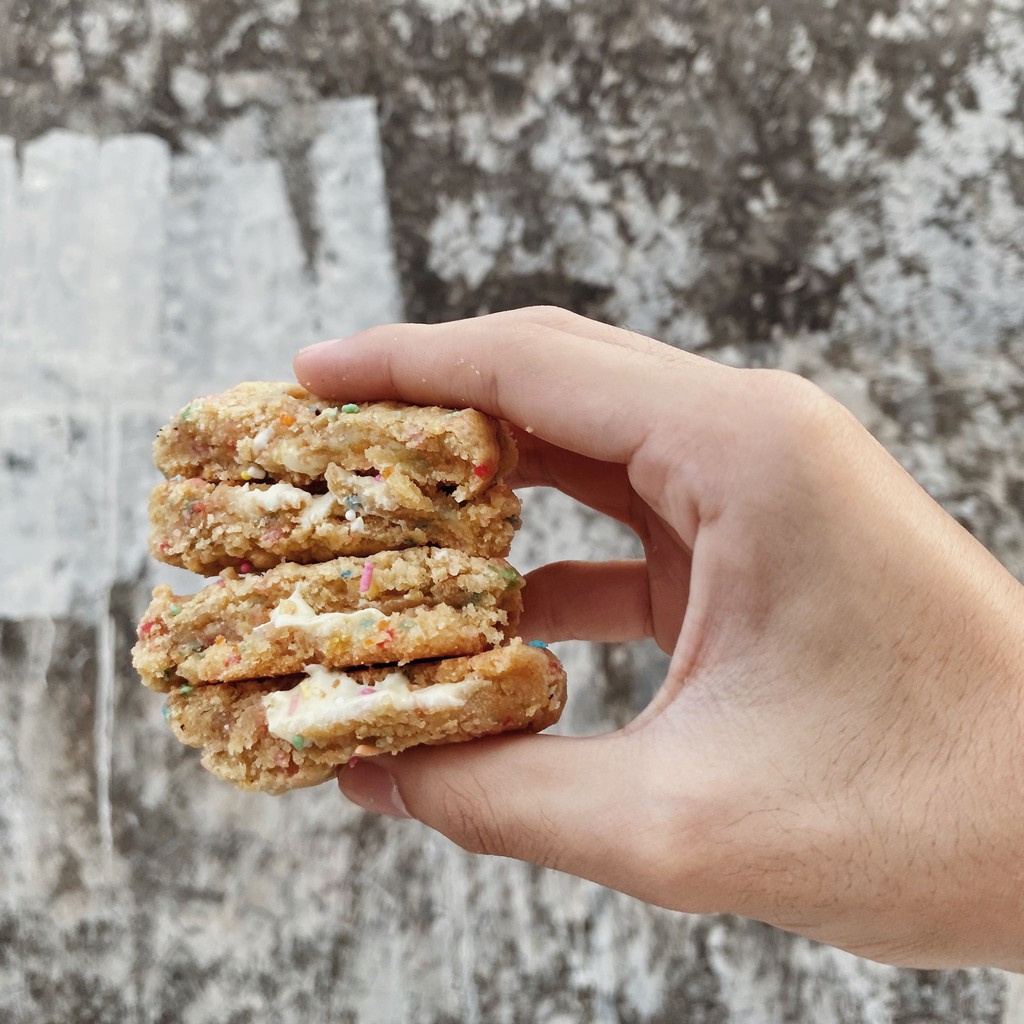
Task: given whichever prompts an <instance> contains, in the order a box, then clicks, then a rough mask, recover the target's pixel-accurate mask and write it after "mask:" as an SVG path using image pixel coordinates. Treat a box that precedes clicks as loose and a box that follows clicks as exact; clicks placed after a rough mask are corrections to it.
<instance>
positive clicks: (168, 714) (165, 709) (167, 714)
mask: <svg viewBox="0 0 1024 1024" xmlns="http://www.w3.org/2000/svg"><path fill="white" fill-rule="evenodd" d="M160 710H161V711H162V712H163V715H164V718H165V719H167V718H170V717H171V709H170V708H169V707H168V706H167V705H166V704H165V705H164V706H163V707H162V708H161V709H160Z"/></svg>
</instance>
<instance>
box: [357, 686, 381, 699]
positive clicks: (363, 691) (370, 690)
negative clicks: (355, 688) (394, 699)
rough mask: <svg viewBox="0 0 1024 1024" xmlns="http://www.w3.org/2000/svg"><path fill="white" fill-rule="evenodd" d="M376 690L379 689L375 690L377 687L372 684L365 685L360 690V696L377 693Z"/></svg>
mask: <svg viewBox="0 0 1024 1024" xmlns="http://www.w3.org/2000/svg"><path fill="white" fill-rule="evenodd" d="M376 692H377V691H376V690H375V689H374V688H373V687H372V686H364V687H363V688H362V689H361V690H360V691H359V696H360V697H365V696H367V695H368V694H371V693H376Z"/></svg>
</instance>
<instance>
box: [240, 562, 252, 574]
mask: <svg viewBox="0 0 1024 1024" xmlns="http://www.w3.org/2000/svg"><path fill="white" fill-rule="evenodd" d="M238 571H239V572H240V573H241V574H242V575H243V576H244V575H245V574H246V573H249V572H252V562H243V563H242V564H241V565H240V566H239V567H238Z"/></svg>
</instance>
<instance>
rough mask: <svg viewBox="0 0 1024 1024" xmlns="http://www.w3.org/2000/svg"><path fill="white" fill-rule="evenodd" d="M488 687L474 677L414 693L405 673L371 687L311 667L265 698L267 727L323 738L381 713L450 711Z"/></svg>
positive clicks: (277, 732) (286, 734)
mask: <svg viewBox="0 0 1024 1024" xmlns="http://www.w3.org/2000/svg"><path fill="white" fill-rule="evenodd" d="M485 683H486V680H485V679H481V678H479V677H478V676H470V677H467V678H466V679H463V680H461V681H460V682H457V683H441V684H436V685H433V686H425V687H423V688H422V689H419V690H413V689H411V688H410V686H409V679H408V677H407V676H406V675H405V673H404V672H397V671H396V672H389V673H388V674H387V675H386V676H385V677H384V678H383V679H381V680H380V681H379V682H377V683H375V684H373V685H367V684H364V683H359V682H357V681H356V680H355V679H353V678H352V677H351V676H350V675H347V674H346V673H344V672H339V671H332V670H330V669H326V668H324V667H323V666H321V665H307V666H306V678H305V679H304V680H303V681H302V682H301V683H299V685H298V686H297V687H295V689H293V690H276V691H274V692H272V693H267V694H264V696H263V698H262V700H263V707H264V709H265V710H266V716H267V728H268V729H269V730H270V732H271V733H272V734H273V735H274V736H279V737H281V738H282V739H287V740H292V739H293V737H296V736H303V735H305V734H306V733H316V734H320V733H323V732H325V731H327V730H330V729H332V728H334V727H336V726H341V725H344V724H346V723H348V722H351V721H352V720H353V719H359V718H364V717H366V716H368V715H372V714H376V713H378V712H380V711H385V710H387V711H446V710H452V709H454V708H457V707H459V706H460V705H462V704H464V703H465V701H466V699H467V698H468V697H469V695H470V694H471V693H472V692H473V691H474V690H476V689H477V688H478V687H480V686H482V685H484V684H485Z"/></svg>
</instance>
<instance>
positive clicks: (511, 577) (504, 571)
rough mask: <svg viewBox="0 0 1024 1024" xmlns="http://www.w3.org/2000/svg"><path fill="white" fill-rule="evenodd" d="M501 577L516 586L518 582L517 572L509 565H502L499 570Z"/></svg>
mask: <svg viewBox="0 0 1024 1024" xmlns="http://www.w3.org/2000/svg"><path fill="white" fill-rule="evenodd" d="M499 572H500V573H501V578H502V579H503V580H504V581H505V582H506V583H507V584H508V585H509V586H510V587H513V586H517V585H518V584H519V573H517V572H516V571H515V569H513V568H512V567H511V566H508V565H505V566H502V567H501V569H500V570H499Z"/></svg>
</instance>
